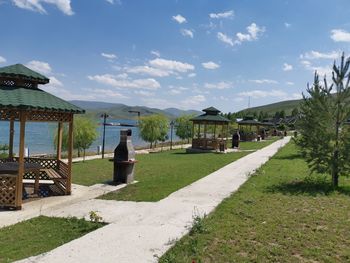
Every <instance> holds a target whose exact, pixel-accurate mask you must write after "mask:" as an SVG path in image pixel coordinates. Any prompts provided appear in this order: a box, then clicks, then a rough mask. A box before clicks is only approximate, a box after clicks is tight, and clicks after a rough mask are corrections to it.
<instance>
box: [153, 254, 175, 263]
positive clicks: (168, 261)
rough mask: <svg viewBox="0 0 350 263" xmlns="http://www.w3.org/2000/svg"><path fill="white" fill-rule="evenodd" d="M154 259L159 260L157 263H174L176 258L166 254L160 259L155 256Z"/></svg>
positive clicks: (173, 255)
mask: <svg viewBox="0 0 350 263" xmlns="http://www.w3.org/2000/svg"><path fill="white" fill-rule="evenodd" d="M155 257H156V258H157V259H158V260H159V261H158V262H159V263H176V262H177V260H176V256H175V254H173V253H166V254H165V255H164V256H163V257H162V258H160V257H159V256H158V255H155Z"/></svg>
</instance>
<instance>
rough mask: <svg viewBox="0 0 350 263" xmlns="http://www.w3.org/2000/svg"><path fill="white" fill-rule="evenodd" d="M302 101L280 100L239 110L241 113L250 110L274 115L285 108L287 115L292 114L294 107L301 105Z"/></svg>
mask: <svg viewBox="0 0 350 263" xmlns="http://www.w3.org/2000/svg"><path fill="white" fill-rule="evenodd" d="M300 102H301V100H286V101H280V102H276V103H272V104H267V105H263V106H258V107H252V108H249V109H244V110H241V111H239V113H249V112H257V113H259V112H260V111H262V112H266V113H267V114H269V115H274V114H275V112H276V111H281V110H284V111H285V113H286V115H290V114H291V113H292V111H293V109H294V108H299V107H300Z"/></svg>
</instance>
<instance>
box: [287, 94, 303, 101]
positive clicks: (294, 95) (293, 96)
mask: <svg viewBox="0 0 350 263" xmlns="http://www.w3.org/2000/svg"><path fill="white" fill-rule="evenodd" d="M302 98H303V95H302V94H301V93H293V94H292V95H291V96H290V97H289V99H291V100H300V99H302Z"/></svg>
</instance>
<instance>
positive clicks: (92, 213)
mask: <svg viewBox="0 0 350 263" xmlns="http://www.w3.org/2000/svg"><path fill="white" fill-rule="evenodd" d="M89 218H90V221H91V222H94V223H100V222H102V220H103V218H102V216H100V215H99V214H98V212H97V211H90V213H89Z"/></svg>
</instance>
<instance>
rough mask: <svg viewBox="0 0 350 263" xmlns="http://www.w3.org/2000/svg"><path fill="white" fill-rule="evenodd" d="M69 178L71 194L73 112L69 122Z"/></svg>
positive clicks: (68, 184) (68, 186)
mask: <svg viewBox="0 0 350 263" xmlns="http://www.w3.org/2000/svg"><path fill="white" fill-rule="evenodd" d="M68 126H69V127H68V178H67V187H66V194H67V195H70V194H71V189H72V158H73V114H71V118H70V121H69V124H68Z"/></svg>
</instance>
